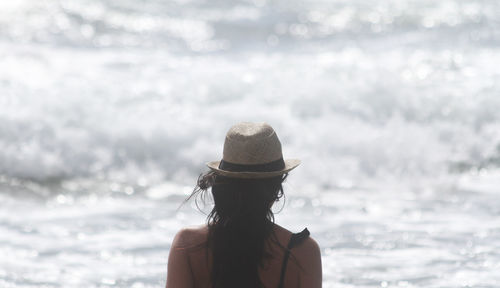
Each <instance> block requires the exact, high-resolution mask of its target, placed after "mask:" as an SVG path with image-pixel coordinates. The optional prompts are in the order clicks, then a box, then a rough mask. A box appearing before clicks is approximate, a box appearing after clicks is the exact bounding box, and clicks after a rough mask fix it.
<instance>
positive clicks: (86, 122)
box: [0, 0, 500, 288]
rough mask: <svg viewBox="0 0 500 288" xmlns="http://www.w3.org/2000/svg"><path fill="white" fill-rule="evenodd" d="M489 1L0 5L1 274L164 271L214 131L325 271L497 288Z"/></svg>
mask: <svg viewBox="0 0 500 288" xmlns="http://www.w3.org/2000/svg"><path fill="white" fill-rule="evenodd" d="M499 83H500V1H498V0H439V1H435V0H378V1H375V0H300V1H299V0H232V1H229V0H169V1H164V0H120V1H113V0H71V1H67V0H15V1H1V2H0V287H2V288H14V287H15V288H34V287H44V288H56V287H61V288H71V287H86V288H91V287H132V288H145V287H164V286H165V279H166V275H167V259H168V253H169V249H170V245H171V242H172V239H173V237H174V235H175V233H176V232H177V231H178V230H179V229H181V228H182V227H186V226H192V225H202V224H203V223H205V222H206V215H207V212H208V211H210V208H211V202H210V199H208V201H207V203H205V204H203V203H200V202H198V204H199V205H198V206H199V207H198V208H199V209H198V208H197V205H196V202H195V201H188V202H186V203H183V202H184V200H185V199H186V197H187V196H188V195H189V194H190V193H191V191H192V190H193V188H194V186H195V183H196V180H197V177H198V176H199V175H200V174H201V173H203V172H205V171H207V170H208V169H207V167H206V166H205V163H206V162H208V161H213V160H218V159H220V158H221V157H222V146H223V142H224V137H225V134H226V132H227V130H228V129H229V128H230V127H231V125H233V124H235V123H238V122H241V121H254V122H261V121H264V122H267V123H269V124H270V125H272V126H273V127H274V129H275V130H276V133H277V134H278V136H279V138H280V140H281V142H282V146H283V154H284V157H285V158H299V159H301V160H302V164H301V165H300V166H299V167H298V168H296V169H295V170H293V171H292V172H291V173H290V175H289V177H288V179H287V180H286V182H285V186H284V188H285V195H286V197H285V199H283V200H282V201H280V202H278V203H276V204H275V205H274V207H273V211H274V212H275V217H276V223H278V224H279V225H281V226H284V227H286V228H287V229H289V230H291V231H293V232H298V231H301V230H302V229H303V228H305V227H307V228H308V229H309V231H311V236H312V237H313V238H314V239H315V240H316V241H317V242H318V244H319V246H320V248H321V253H322V266H323V287H326V288H329V287H338V288H347V287H349V288H361V287H428V288H434V287H435V288H456V287H477V288H486V287H488V288H494V287H500V273H499V271H500V84H499Z"/></svg>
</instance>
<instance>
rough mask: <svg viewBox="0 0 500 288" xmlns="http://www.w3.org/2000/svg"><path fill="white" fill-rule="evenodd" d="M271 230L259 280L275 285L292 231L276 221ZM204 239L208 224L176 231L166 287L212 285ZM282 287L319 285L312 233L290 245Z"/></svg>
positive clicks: (206, 287)
mask: <svg viewBox="0 0 500 288" xmlns="http://www.w3.org/2000/svg"><path fill="white" fill-rule="evenodd" d="M273 232H274V235H275V238H276V239H275V240H274V241H271V240H270V239H269V240H268V241H266V248H265V250H266V252H267V253H269V255H270V257H269V258H267V259H266V261H264V265H263V267H261V268H260V269H259V277H260V280H261V282H262V284H263V285H264V287H266V288H274V287H276V288H277V287H278V285H279V281H280V274H281V268H282V264H283V259H284V255H285V249H284V248H283V247H286V246H287V245H288V242H289V240H290V237H291V235H292V233H291V232H290V231H288V230H286V229H285V228H283V227H281V226H279V225H276V224H275V225H274V227H273ZM273 238H274V237H273ZM207 239H208V227H207V226H202V227H197V228H186V229H183V230H181V231H179V233H177V235H176V237H175V239H174V241H173V243H172V247H171V252H170V257H169V265H168V266H169V267H168V270H169V276H168V278H167V288H184V287H191V288H212V285H211V278H210V277H211V276H210V275H211V269H212V267H211V264H212V255H211V252H210V251H209V250H207V249H208V246H207ZM275 241H277V242H278V243H279V244H277V243H275ZM283 287H285V288H295V287H307V288H316V287H321V256H320V250H319V247H318V244H317V243H316V241H314V239H312V238H311V237H307V238H306V239H305V240H304V241H303V242H302V243H301V244H300V245H298V246H296V247H294V248H292V249H291V253H290V258H289V260H288V264H287V266H286V273H285V277H284V286H283Z"/></svg>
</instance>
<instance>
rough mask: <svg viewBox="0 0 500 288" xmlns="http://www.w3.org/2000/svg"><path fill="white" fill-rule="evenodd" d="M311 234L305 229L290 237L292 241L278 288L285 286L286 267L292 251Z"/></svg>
mask: <svg viewBox="0 0 500 288" xmlns="http://www.w3.org/2000/svg"><path fill="white" fill-rule="evenodd" d="M309 234H310V233H309V230H307V228H305V229H304V230H302V232H300V233H293V234H292V236H291V237H290V241H289V242H288V246H287V247H286V248H287V249H286V251H285V256H284V257H283V265H282V266H281V275H280V283H279V285H278V288H283V285H284V284H285V272H286V265H287V263H288V258H289V257H290V250H291V249H292V248H293V247H295V246H297V245H299V244H300V243H302V241H304V240H305V239H306V238H307V237H309Z"/></svg>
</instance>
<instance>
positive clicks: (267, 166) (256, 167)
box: [219, 158, 285, 172]
mask: <svg viewBox="0 0 500 288" xmlns="http://www.w3.org/2000/svg"><path fill="white" fill-rule="evenodd" d="M284 168H285V161H283V158H280V159H278V160H275V161H272V162H269V163H264V164H236V163H231V162H227V161H224V160H221V161H220V164H219V169H221V170H226V171H231V172H275V171H280V170H283V169H284Z"/></svg>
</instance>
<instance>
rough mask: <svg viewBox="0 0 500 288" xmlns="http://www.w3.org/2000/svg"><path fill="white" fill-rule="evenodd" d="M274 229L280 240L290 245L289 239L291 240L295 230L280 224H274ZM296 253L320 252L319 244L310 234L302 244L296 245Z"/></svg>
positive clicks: (284, 244)
mask: <svg viewBox="0 0 500 288" xmlns="http://www.w3.org/2000/svg"><path fill="white" fill-rule="evenodd" d="M274 227H275V228H274V231H275V234H276V236H277V237H278V240H279V242H280V243H281V244H282V245H283V246H284V247H286V246H287V245H288V241H290V237H292V234H293V232H291V231H290V230H288V229H286V228H284V227H281V226H280V225H278V224H274ZM293 251H294V254H297V253H299V254H302V253H303V254H304V255H307V254H310V253H311V252H318V253H319V245H318V243H317V242H316V240H314V238H313V237H312V236H311V235H309V237H307V238H305V239H304V240H303V241H302V242H301V243H300V245H298V246H296V247H294V248H293Z"/></svg>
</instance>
